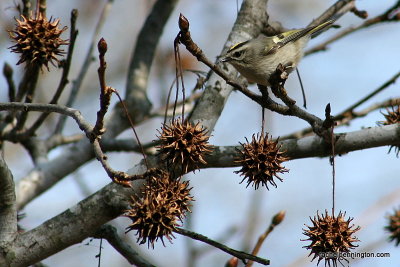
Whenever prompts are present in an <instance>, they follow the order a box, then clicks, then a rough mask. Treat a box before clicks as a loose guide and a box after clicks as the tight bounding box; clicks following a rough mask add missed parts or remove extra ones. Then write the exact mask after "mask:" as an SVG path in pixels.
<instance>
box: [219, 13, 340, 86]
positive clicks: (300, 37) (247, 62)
mask: <svg viewBox="0 0 400 267" xmlns="http://www.w3.org/2000/svg"><path fill="white" fill-rule="evenodd" d="M332 23H333V20H329V21H326V22H324V23H321V24H319V25H317V26H313V27H308V28H304V29H297V30H291V31H287V32H284V33H281V34H278V35H275V36H271V37H267V36H259V37H257V38H255V39H252V40H248V41H245V42H242V43H238V44H235V45H234V46H232V47H231V48H230V49H229V50H228V52H227V53H226V54H225V55H224V56H223V57H222V59H221V61H222V62H229V63H230V64H232V65H233V66H234V67H235V69H236V70H237V71H238V72H240V74H242V75H243V76H244V77H245V78H246V79H247V80H248V81H249V82H253V83H257V84H261V85H264V86H269V78H270V76H271V74H272V73H274V72H275V70H276V68H277V67H278V65H279V64H282V65H283V66H284V67H285V68H286V69H287V70H288V72H290V71H292V70H293V69H294V68H296V66H297V64H298V63H299V61H300V59H301V58H302V57H303V54H304V52H303V50H304V47H305V46H306V44H307V42H308V41H309V40H310V38H311V37H312V36H313V35H316V34H317V33H319V32H320V31H322V30H323V29H325V28H327V27H329V26H331V25H332Z"/></svg>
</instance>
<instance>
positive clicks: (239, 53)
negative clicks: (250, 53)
mask: <svg viewBox="0 0 400 267" xmlns="http://www.w3.org/2000/svg"><path fill="white" fill-rule="evenodd" d="M241 55H242V51H236V52H235V53H233V56H234V57H240V56H241Z"/></svg>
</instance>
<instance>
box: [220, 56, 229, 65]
mask: <svg viewBox="0 0 400 267" xmlns="http://www.w3.org/2000/svg"><path fill="white" fill-rule="evenodd" d="M230 60H231V58H230V57H228V56H222V57H221V58H220V60H218V63H219V62H229V61H230Z"/></svg>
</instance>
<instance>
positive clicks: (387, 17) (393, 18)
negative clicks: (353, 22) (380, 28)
mask: <svg viewBox="0 0 400 267" xmlns="http://www.w3.org/2000/svg"><path fill="white" fill-rule="evenodd" d="M340 2H342V1H340ZM399 7H400V1H397V2H396V3H395V4H394V5H393V6H391V7H390V8H389V9H387V10H386V11H385V12H384V13H382V14H381V15H378V16H376V17H374V18H371V19H368V20H366V21H364V22H363V23H361V24H360V25H358V26H357V27H349V28H347V29H345V30H343V31H341V32H339V33H338V34H336V35H335V36H333V37H331V38H330V39H328V40H326V41H325V42H323V43H321V44H319V45H317V46H315V47H313V48H310V49H309V50H307V51H306V52H305V55H310V54H313V53H316V52H319V51H323V50H326V49H327V46H328V45H329V44H331V43H333V42H335V41H337V40H339V39H342V38H343V37H345V36H347V35H349V34H351V33H354V32H356V31H358V30H361V29H364V28H367V27H370V26H372V25H376V24H378V23H382V22H398V21H399V20H400V16H399V15H398V14H397V13H394V14H393V12H394V11H396V10H397V9H398V8H399Z"/></svg>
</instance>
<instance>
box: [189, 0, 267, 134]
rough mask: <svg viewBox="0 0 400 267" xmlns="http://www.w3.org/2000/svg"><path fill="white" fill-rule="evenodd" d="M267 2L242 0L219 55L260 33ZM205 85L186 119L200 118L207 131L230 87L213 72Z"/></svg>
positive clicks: (233, 72)
mask: <svg viewBox="0 0 400 267" xmlns="http://www.w3.org/2000/svg"><path fill="white" fill-rule="evenodd" d="M267 2H268V0H256V1H255V0H247V1H243V3H242V6H241V8H240V11H239V14H238V16H237V19H236V22H235V24H234V25H233V28H232V31H231V33H230V34H229V37H228V39H227V41H226V43H225V44H224V47H223V49H222V52H221V54H223V53H224V52H225V51H227V50H228V49H229V47H230V46H231V45H232V44H235V43H238V42H242V41H245V40H248V39H251V38H254V37H256V36H257V35H259V34H260V32H261V29H262V28H263V27H264V25H266V22H267V19H268V16H267V14H266V5H267ZM220 66H221V67H222V66H223V65H220ZM223 67H224V70H225V72H226V73H227V74H228V76H230V77H235V76H236V75H237V71H236V70H235V69H234V68H233V67H232V66H228V65H225V66H223ZM205 87H206V90H205V91H204V93H203V96H202V97H201V99H200V100H199V102H198V103H197V105H196V107H195V108H194V109H193V112H192V114H191V116H190V119H191V120H193V121H201V124H202V125H203V126H204V127H206V128H207V129H208V130H209V131H210V132H211V131H212V130H213V129H214V126H215V124H216V123H217V120H218V119H219V117H220V115H221V113H222V110H223V109H224V105H225V103H226V101H227V99H228V97H229V95H230V93H231V92H232V87H231V86H228V85H227V82H225V80H224V79H222V78H221V77H220V76H219V75H216V74H215V73H212V74H211V75H210V78H209V79H208V82H207V83H206V85H205Z"/></svg>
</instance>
